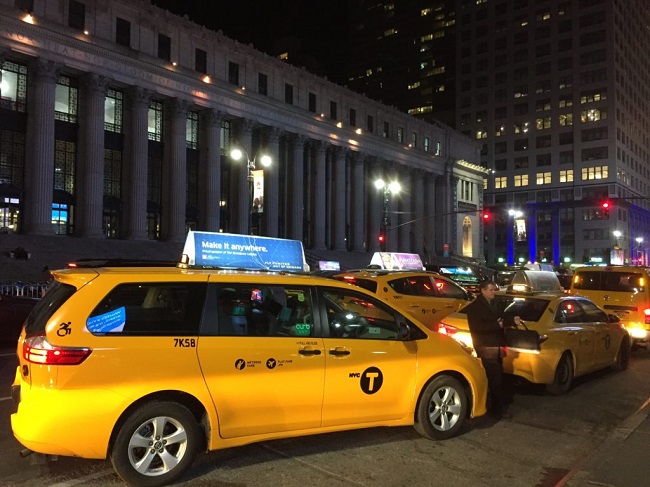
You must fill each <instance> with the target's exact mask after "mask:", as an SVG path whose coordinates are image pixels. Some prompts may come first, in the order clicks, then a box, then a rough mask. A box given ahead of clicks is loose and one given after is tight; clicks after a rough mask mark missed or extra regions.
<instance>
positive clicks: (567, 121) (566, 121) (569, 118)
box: [560, 113, 573, 127]
mask: <svg viewBox="0 0 650 487" xmlns="http://www.w3.org/2000/svg"><path fill="white" fill-rule="evenodd" d="M560 125H561V126H562V127H567V126H569V125H573V113H563V114H561V115H560Z"/></svg>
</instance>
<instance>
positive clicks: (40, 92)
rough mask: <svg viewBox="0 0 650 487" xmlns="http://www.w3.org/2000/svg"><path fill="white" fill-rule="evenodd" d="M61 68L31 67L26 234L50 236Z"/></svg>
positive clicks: (36, 64) (44, 63)
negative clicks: (56, 114)
mask: <svg viewBox="0 0 650 487" xmlns="http://www.w3.org/2000/svg"><path fill="white" fill-rule="evenodd" d="M59 69H60V66H59V65H58V64H56V63H54V61H48V60H46V59H40V58H39V59H36V60H34V61H33V63H32V64H31V66H30V77H29V85H30V87H29V97H28V98H27V100H28V101H27V104H28V113H29V117H27V137H26V141H25V144H26V157H25V173H26V174H29V175H30V176H31V177H29V178H27V179H26V181H25V183H26V184H25V186H26V188H25V189H26V191H25V196H26V197H25V213H26V218H25V226H26V230H27V233H28V234H32V235H52V234H53V233H54V229H53V227H52V200H53V196H54V95H55V90H56V81H57V79H58V77H59Z"/></svg>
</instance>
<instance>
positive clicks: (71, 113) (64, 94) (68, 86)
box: [54, 76, 79, 123]
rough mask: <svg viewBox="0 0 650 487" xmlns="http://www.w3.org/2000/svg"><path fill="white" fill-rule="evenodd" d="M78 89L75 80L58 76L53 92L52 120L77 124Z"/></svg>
mask: <svg viewBox="0 0 650 487" xmlns="http://www.w3.org/2000/svg"><path fill="white" fill-rule="evenodd" d="M78 98H79V88H78V83H77V80H76V79H74V78H68V77H67V76H59V79H58V80H57V82H56V89H55V92H54V118H55V119H56V120H62V121H64V122H70V123H77V110H78Z"/></svg>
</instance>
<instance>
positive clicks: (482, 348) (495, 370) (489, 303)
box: [465, 281, 520, 417]
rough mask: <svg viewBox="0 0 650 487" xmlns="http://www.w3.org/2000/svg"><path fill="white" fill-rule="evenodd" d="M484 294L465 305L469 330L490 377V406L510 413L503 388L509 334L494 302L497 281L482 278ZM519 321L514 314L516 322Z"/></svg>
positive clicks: (504, 414)
mask: <svg viewBox="0 0 650 487" xmlns="http://www.w3.org/2000/svg"><path fill="white" fill-rule="evenodd" d="M479 290H480V292H481V294H480V295H479V296H478V297H477V298H476V299H475V300H474V301H473V302H472V303H470V304H469V305H468V306H467V307H466V308H465V311H466V313H467V322H468V323H469V331H470V333H471V334H472V342H473V344H474V350H476V355H477V356H478V357H479V358H480V359H481V362H482V363H483V368H484V369H485V373H486V375H487V379H488V389H489V392H490V407H489V410H490V412H491V413H492V414H494V415H495V416H499V417H509V416H510V415H509V414H508V413H507V412H506V408H507V400H506V397H505V394H504V390H503V368H502V359H503V357H504V356H505V351H504V347H505V345H506V337H505V334H504V332H503V326H504V321H503V317H502V316H501V313H500V311H499V310H498V309H497V307H496V304H495V302H494V293H495V291H496V290H497V286H496V284H494V283H493V282H492V281H483V282H481V284H480V286H479ZM519 322H520V320H519V316H515V317H514V324H516V325H518V324H519Z"/></svg>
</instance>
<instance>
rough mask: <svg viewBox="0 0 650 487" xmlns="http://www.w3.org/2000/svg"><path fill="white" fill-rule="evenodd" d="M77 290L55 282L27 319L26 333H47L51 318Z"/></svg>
mask: <svg viewBox="0 0 650 487" xmlns="http://www.w3.org/2000/svg"><path fill="white" fill-rule="evenodd" d="M76 291H77V289H76V288H75V287H74V286H71V285H69V284H63V283H62V282H58V281H54V283H53V284H52V286H51V287H50V288H49V289H48V290H47V292H46V293H45V296H43V297H42V298H41V300H40V301H39V302H38V303H37V304H36V306H34V309H33V310H32V312H31V313H30V314H29V316H28V318H27V325H26V326H25V333H27V335H28V336H29V335H35V334H38V333H43V332H44V331H45V325H46V324H47V321H48V320H49V319H50V317H51V316H52V315H53V314H54V313H55V312H56V310H58V309H59V308H60V307H61V306H62V305H63V303H65V302H66V301H67V300H68V299H69V298H70V296H72V295H73V294H74V293H75V292H76Z"/></svg>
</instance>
